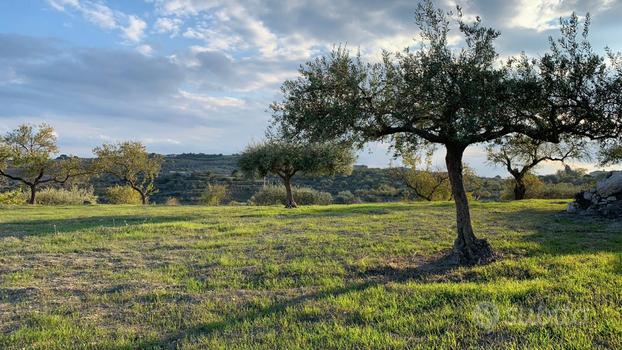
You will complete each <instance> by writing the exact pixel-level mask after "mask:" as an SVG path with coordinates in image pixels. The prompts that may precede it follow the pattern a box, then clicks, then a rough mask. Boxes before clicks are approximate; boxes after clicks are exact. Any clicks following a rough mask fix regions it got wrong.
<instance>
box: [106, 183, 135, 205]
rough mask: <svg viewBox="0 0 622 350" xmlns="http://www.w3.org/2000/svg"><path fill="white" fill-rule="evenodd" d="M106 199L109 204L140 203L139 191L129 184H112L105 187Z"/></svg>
mask: <svg viewBox="0 0 622 350" xmlns="http://www.w3.org/2000/svg"><path fill="white" fill-rule="evenodd" d="M106 199H107V200H108V203H110V204H141V203H142V199H141V198H140V193H138V192H137V191H135V190H134V189H133V188H131V187H130V186H120V185H114V186H112V187H108V188H106Z"/></svg>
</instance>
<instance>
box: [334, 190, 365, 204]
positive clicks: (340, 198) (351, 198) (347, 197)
mask: <svg viewBox="0 0 622 350" xmlns="http://www.w3.org/2000/svg"><path fill="white" fill-rule="evenodd" d="M335 203H337V204H359V203H362V201H361V199H360V198H359V197H357V196H355V195H354V194H353V193H352V192H350V191H341V192H339V193H337V196H336V197H335Z"/></svg>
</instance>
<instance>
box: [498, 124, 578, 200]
mask: <svg viewBox="0 0 622 350" xmlns="http://www.w3.org/2000/svg"><path fill="white" fill-rule="evenodd" d="M487 153H488V162H490V163H491V164H497V165H502V166H504V167H505V168H506V170H507V171H508V172H509V173H510V175H512V177H513V178H514V199H515V200H521V199H525V194H526V193H527V184H526V182H525V177H526V176H527V175H528V174H531V173H532V171H533V170H534V168H536V167H537V166H538V165H539V164H540V163H542V162H544V161H553V162H565V161H567V160H570V159H580V158H585V157H586V154H587V150H586V148H585V144H584V143H582V142H576V141H570V142H560V143H557V144H555V143H551V142H546V141H541V140H535V139H532V138H530V137H527V136H525V135H520V134H517V135H511V136H508V137H504V138H502V139H500V140H498V141H497V142H496V143H493V144H491V145H490V146H488V148H487Z"/></svg>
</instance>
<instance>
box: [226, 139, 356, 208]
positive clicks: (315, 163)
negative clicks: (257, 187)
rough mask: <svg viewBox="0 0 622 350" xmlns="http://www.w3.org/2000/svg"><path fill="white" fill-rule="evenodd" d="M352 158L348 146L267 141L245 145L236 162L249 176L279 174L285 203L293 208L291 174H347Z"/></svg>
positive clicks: (294, 203) (294, 202) (349, 170)
mask: <svg viewBox="0 0 622 350" xmlns="http://www.w3.org/2000/svg"><path fill="white" fill-rule="evenodd" d="M354 159H355V157H354V155H353V153H352V151H351V149H350V148H348V147H344V146H341V145H337V144H330V143H293V142H287V141H277V140H269V141H265V142H262V143H258V144H255V145H250V146H248V147H247V148H246V150H244V152H242V154H241V155H240V158H239V160H238V163H239V166H240V169H241V170H242V172H244V173H245V174H247V175H248V176H256V175H259V176H267V175H269V174H273V175H276V176H278V177H280V178H281V180H283V185H284V186H285V191H286V201H285V206H286V207H287V208H295V207H297V205H296V201H295V200H294V196H293V194H292V178H293V177H294V175H296V174H299V173H303V174H306V175H335V174H349V173H350V172H351V171H352V164H353V163H354Z"/></svg>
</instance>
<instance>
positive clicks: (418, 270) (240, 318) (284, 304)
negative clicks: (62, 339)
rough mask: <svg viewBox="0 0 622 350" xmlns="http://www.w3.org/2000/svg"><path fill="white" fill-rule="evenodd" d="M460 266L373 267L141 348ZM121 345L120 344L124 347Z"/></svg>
mask: <svg viewBox="0 0 622 350" xmlns="http://www.w3.org/2000/svg"><path fill="white" fill-rule="evenodd" d="M456 267H458V266H457V264H456V263H455V259H454V257H453V256H452V255H450V254H446V255H442V256H439V257H435V258H432V259H431V260H429V261H427V262H424V263H422V264H421V265H419V266H416V267H408V268H403V269H398V268H392V267H383V268H380V269H374V270H369V271H367V272H366V275H365V276H364V277H365V278H364V279H363V280H362V281H361V282H356V283H350V284H349V285H347V286H344V287H335V288H329V289H322V290H319V291H314V292H310V293H305V294H303V295H300V296H297V297H294V298H291V299H287V300H284V301H281V302H277V303H275V304H272V305H270V306H269V307H265V308H260V309H255V310H253V311H250V312H246V313H242V314H237V313H236V314H230V315H228V316H226V317H225V318H224V319H223V320H220V321H216V322H210V323H206V324H201V325H198V326H195V327H192V328H187V329H182V330H180V331H179V332H176V333H172V334H168V335H165V336H163V337H161V338H158V339H153V340H148V341H145V342H143V343H141V344H140V345H139V347H140V348H154V349H155V348H176V347H177V346H178V343H179V342H180V341H183V340H184V339H185V338H193V337H198V336H209V335H211V334H215V333H218V332H220V331H223V330H225V329H227V328H230V327H235V326H236V325H239V324H243V323H246V322H253V321H255V320H258V319H261V318H264V317H269V316H272V315H276V314H280V313H284V312H285V311H286V310H287V309H288V308H291V307H296V306H298V305H302V304H304V303H306V302H313V301H319V300H322V299H326V298H333V297H338V296H341V295H346V294H349V293H353V292H360V291H364V290H366V289H368V288H373V287H375V286H379V285H386V284H387V283H391V282H405V281H408V280H419V279H425V278H428V277H433V276H439V275H444V274H446V273H448V272H449V271H451V270H452V269H454V268H456ZM120 349H121V348H119V350H120Z"/></svg>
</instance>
